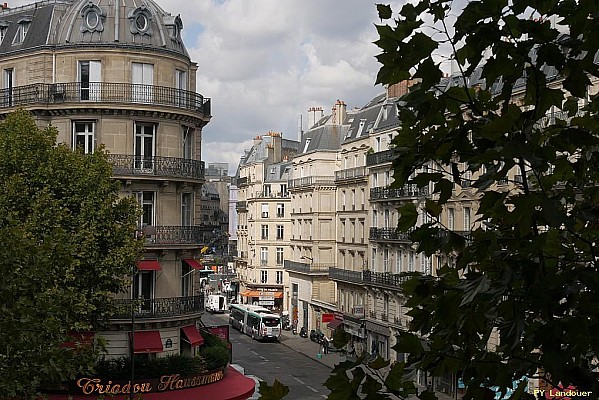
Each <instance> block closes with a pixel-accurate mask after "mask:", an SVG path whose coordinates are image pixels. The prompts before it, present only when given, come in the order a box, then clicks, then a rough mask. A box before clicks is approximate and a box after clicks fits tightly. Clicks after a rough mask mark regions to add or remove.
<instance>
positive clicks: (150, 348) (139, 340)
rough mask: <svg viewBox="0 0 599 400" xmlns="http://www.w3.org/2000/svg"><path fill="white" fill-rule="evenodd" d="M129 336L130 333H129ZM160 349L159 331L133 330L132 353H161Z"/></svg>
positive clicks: (161, 349)
mask: <svg viewBox="0 0 599 400" xmlns="http://www.w3.org/2000/svg"><path fill="white" fill-rule="evenodd" d="M129 338H131V333H129ZM162 351H163V348H162V338H161V337H160V332H159V331H140V332H135V340H134V341H133V352H134V353H161V352H162Z"/></svg>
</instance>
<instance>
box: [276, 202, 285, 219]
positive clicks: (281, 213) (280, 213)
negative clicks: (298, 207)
mask: <svg viewBox="0 0 599 400" xmlns="http://www.w3.org/2000/svg"><path fill="white" fill-rule="evenodd" d="M284 217H285V203H278V204H277V218H284Z"/></svg>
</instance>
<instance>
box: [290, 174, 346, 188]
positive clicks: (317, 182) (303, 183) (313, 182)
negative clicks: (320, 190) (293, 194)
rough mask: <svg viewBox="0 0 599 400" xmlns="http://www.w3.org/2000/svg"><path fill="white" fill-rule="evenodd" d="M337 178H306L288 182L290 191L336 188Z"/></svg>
mask: <svg viewBox="0 0 599 400" xmlns="http://www.w3.org/2000/svg"><path fill="white" fill-rule="evenodd" d="M334 185H335V178H333V177H332V176H306V177H303V178H296V179H292V180H290V181H289V182H288V184H287V187H288V189H298V188H302V187H310V186H334Z"/></svg>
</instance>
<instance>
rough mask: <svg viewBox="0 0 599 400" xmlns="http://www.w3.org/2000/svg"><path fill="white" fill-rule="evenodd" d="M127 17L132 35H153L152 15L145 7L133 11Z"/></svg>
mask: <svg viewBox="0 0 599 400" xmlns="http://www.w3.org/2000/svg"><path fill="white" fill-rule="evenodd" d="M127 17H128V18H129V21H130V26H129V30H130V31H131V33H132V34H134V35H135V34H138V35H151V34H152V27H151V25H150V22H151V21H152V14H151V13H150V10H149V9H148V8H147V7H146V6H145V5H142V6H140V7H138V8H136V9H135V10H133V11H131V12H130V13H129V15H128V16H127Z"/></svg>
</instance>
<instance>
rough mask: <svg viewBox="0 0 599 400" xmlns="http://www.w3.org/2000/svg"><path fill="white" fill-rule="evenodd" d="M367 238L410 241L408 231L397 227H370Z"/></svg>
mask: <svg viewBox="0 0 599 400" xmlns="http://www.w3.org/2000/svg"><path fill="white" fill-rule="evenodd" d="M368 239H369V240H381V241H382V240H389V241H393V242H412V240H411V239H410V232H402V231H400V230H399V229H397V228H374V227H372V228H370V235H369V236H368Z"/></svg>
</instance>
